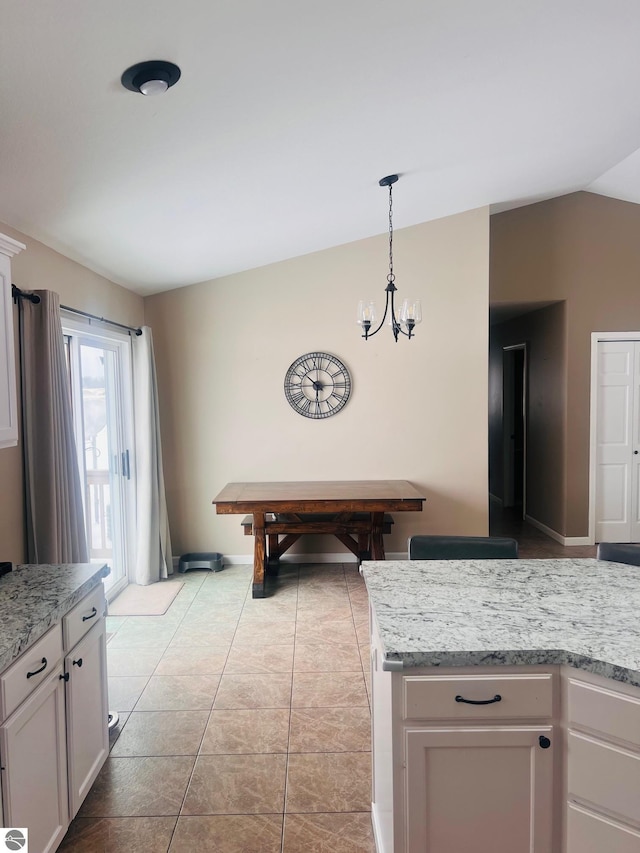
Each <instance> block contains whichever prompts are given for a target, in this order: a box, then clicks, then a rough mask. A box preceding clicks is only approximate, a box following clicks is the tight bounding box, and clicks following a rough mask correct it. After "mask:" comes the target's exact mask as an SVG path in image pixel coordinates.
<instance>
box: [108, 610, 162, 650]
mask: <svg viewBox="0 0 640 853" xmlns="http://www.w3.org/2000/svg"><path fill="white" fill-rule="evenodd" d="M147 618H148V619H152V618H153V617H152V616H148V617H147ZM175 632H176V627H175V626H172V627H171V628H169V629H167V628H163V629H162V630H161V631H158V630H157V629H156V630H155V631H152V632H146V631H144V630H142V629H140V628H128V627H127V626H126V625H123V626H122V628H119V629H118V630H117V631H116V633H115V634H114V635H113V637H112V638H111V639H110V640H109V647H110V648H113V649H127V650H129V651H132V650H137V649H154V650H156V651H157V650H161V651H164V650H165V649H166V648H167V646H168V645H169V643H170V642H171V640H172V638H173V636H174V634H175Z"/></svg>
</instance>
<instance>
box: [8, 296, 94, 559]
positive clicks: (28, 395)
mask: <svg viewBox="0 0 640 853" xmlns="http://www.w3.org/2000/svg"><path fill="white" fill-rule="evenodd" d="M34 293H35V294H37V295H38V296H39V297H40V302H39V303H38V304H36V305H34V304H33V303H32V302H30V301H29V300H27V299H20V300H19V306H20V366H21V383H22V439H23V459H24V473H25V504H26V535H27V561H28V562H29V563H86V562H87V561H88V553H87V539H86V533H85V526H84V512H83V506H82V491H81V488H80V475H79V473H78V460H77V456H76V447H75V441H74V436H73V416H72V411H71V393H70V388H69V373H68V370H67V364H66V358H65V350H64V337H63V334H62V325H61V323H60V299H59V297H58V294H57V293H52V292H51V291H48V290H37V291H34Z"/></svg>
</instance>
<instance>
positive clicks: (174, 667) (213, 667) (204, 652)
mask: <svg viewBox="0 0 640 853" xmlns="http://www.w3.org/2000/svg"><path fill="white" fill-rule="evenodd" d="M230 648H231V644H230V643H227V644H225V645H219V646H192V647H191V648H190V649H186V648H185V647H184V646H169V648H168V649H167V650H166V651H165V653H164V654H163V655H162V657H161V659H160V662H159V663H158V665H157V666H156V669H155V672H154V675H216V674H218V675H219V674H220V673H222V671H223V669H224V666H225V663H226V662H227V654H228V653H229V649H230Z"/></svg>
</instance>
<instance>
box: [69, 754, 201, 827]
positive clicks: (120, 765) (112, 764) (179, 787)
mask: <svg viewBox="0 0 640 853" xmlns="http://www.w3.org/2000/svg"><path fill="white" fill-rule="evenodd" d="M194 761H195V759H194V758H193V757H192V756H172V757H171V758H164V757H163V758H157V757H153V758H108V759H107V761H106V763H105V765H104V767H103V768H102V770H101V771H100V773H99V774H98V778H97V779H96V781H95V782H94V783H93V787H92V788H91V791H90V792H89V795H88V796H87V799H86V800H85V801H84V804H83V805H82V807H81V808H80V812H79V817H137V816H145V815H146V816H162V815H178V813H179V812H180V806H181V805H182V801H183V799H184V794H185V791H186V789H187V783H188V782H189V777H190V776H191V771H192V769H193V764H194Z"/></svg>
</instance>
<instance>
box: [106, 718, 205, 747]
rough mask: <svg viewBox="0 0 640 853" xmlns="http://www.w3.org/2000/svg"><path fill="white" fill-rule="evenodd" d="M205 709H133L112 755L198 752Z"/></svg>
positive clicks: (203, 727)
mask: <svg viewBox="0 0 640 853" xmlns="http://www.w3.org/2000/svg"><path fill="white" fill-rule="evenodd" d="M208 719H209V712H208V711H140V712H138V711H134V712H133V713H132V714H130V715H129V718H128V719H127V723H126V725H125V726H124V728H123V730H122V733H121V735H120V737H119V738H118V741H117V743H116V745H115V746H114V748H113V750H112V752H111V754H112V755H114V756H120V757H122V756H128V755H197V754H198V749H199V748H200V743H201V741H202V735H203V734H204V730H205V727H206V725H207V720H208Z"/></svg>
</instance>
